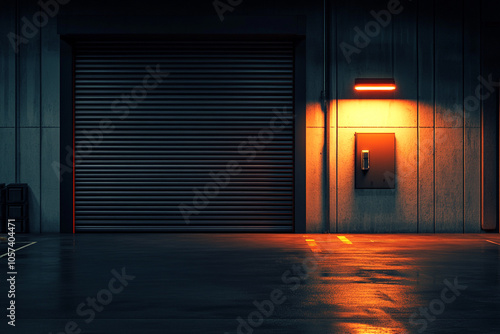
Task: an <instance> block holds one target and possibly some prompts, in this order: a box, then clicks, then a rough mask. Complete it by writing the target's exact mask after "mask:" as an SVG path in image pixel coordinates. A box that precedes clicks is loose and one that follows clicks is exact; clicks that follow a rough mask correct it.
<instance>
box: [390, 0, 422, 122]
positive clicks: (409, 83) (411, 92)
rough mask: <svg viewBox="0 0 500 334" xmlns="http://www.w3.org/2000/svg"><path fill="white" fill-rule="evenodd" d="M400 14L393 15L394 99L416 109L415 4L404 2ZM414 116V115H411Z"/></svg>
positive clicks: (416, 53) (416, 54)
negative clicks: (405, 102) (395, 86)
mask: <svg viewBox="0 0 500 334" xmlns="http://www.w3.org/2000/svg"><path fill="white" fill-rule="evenodd" d="M402 8H403V9H402V12H401V14H398V15H394V19H393V43H394V60H393V62H394V79H395V81H396V85H397V90H396V93H395V98H396V99H399V100H405V101H408V103H409V104H410V107H411V108H412V109H415V110H416V109H417V91H418V90H417V83H418V79H417V77H418V71H417V69H418V68H417V66H415V65H416V64H417V56H418V52H417V25H416V24H415V22H416V21H417V3H416V2H415V1H413V2H409V1H408V2H406V1H405V2H404V5H402ZM412 114H414V115H416V113H412Z"/></svg>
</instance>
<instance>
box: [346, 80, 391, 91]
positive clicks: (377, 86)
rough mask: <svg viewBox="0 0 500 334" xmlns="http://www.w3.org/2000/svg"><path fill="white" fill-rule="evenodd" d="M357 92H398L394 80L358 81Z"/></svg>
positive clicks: (356, 84)
mask: <svg viewBox="0 0 500 334" xmlns="http://www.w3.org/2000/svg"><path fill="white" fill-rule="evenodd" d="M354 89H355V90H356V91H372V92H377V91H393V90H396V83H395V81H394V79H356V81H355V83H354Z"/></svg>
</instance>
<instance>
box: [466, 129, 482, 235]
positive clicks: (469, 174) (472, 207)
mask: <svg viewBox="0 0 500 334" xmlns="http://www.w3.org/2000/svg"><path fill="white" fill-rule="evenodd" d="M464 140H465V163H464V168H465V170H464V172H465V179H464V181H465V187H464V188H465V193H464V196H465V201H464V212H465V213H464V218H465V221H464V232H465V233H479V232H481V129H479V128H466V129H465V138H464Z"/></svg>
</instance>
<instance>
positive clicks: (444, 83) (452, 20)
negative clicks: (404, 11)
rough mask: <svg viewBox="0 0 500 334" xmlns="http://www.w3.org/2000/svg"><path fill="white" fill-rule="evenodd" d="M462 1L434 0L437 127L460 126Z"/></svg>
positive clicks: (461, 115)
mask: <svg viewBox="0 0 500 334" xmlns="http://www.w3.org/2000/svg"><path fill="white" fill-rule="evenodd" d="M462 11H463V8H462V3H461V2H459V3H457V2H456V1H452V0H439V1H436V18H435V25H436V26H435V46H436V49H435V62H436V63H435V75H436V77H435V80H436V86H435V94H436V126H437V127H462V126H463V83H462V82H463V60H464V59H463V54H462V52H463V29H462V28H463V27H462V15H463V12H462Z"/></svg>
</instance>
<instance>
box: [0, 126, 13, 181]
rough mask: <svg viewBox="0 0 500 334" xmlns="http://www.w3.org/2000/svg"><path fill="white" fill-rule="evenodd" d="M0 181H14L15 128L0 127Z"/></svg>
mask: <svg viewBox="0 0 500 334" xmlns="http://www.w3.org/2000/svg"><path fill="white" fill-rule="evenodd" d="M0 152H1V154H2V159H1V160H0V183H14V182H16V130H15V129H14V128H2V127H0Z"/></svg>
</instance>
